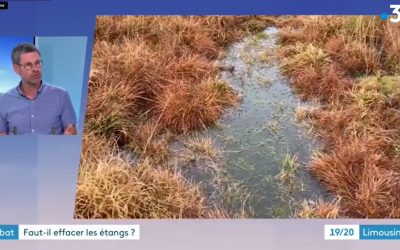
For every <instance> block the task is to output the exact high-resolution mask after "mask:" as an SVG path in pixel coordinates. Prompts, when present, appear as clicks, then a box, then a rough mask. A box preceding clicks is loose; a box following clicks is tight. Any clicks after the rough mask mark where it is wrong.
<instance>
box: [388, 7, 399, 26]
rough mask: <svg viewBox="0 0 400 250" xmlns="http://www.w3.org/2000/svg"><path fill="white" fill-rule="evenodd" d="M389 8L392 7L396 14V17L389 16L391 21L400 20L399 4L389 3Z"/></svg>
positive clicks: (396, 21)
mask: <svg viewBox="0 0 400 250" xmlns="http://www.w3.org/2000/svg"><path fill="white" fill-rule="evenodd" d="M390 8H391V9H393V12H392V13H393V14H394V15H396V18H390V21H391V22H392V23H398V22H400V5H390Z"/></svg>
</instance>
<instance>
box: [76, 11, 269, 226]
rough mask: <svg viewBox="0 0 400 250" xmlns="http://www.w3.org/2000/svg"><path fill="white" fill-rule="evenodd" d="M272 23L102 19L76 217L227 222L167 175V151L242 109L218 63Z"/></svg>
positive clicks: (236, 19) (253, 19)
mask: <svg viewBox="0 0 400 250" xmlns="http://www.w3.org/2000/svg"><path fill="white" fill-rule="evenodd" d="M271 22H272V19H271V18H269V17H262V16H100V17H97V19H96V28H95V42H94V46H93V54H92V66H91V75H90V81H89V86H88V96H87V110H86V117H85V125H84V132H83V145H82V153H81V164H80V169H79V177H78V187H77V198H76V206H75V217H76V218H89V219H90V218H92V219H93V218H119V219H128V218H226V217H227V214H226V212H225V211H223V210H220V209H217V208H215V209H214V208H207V207H206V205H205V202H204V198H203V195H202V194H201V193H200V191H199V188H198V187H197V186H195V185H193V184H191V183H189V182H187V181H186V180H184V178H183V177H182V176H181V175H180V174H179V173H178V172H174V171H172V170H171V168H168V166H166V165H165V161H166V159H167V157H168V150H167V144H168V142H169V140H170V138H172V137H173V135H176V134H181V133H185V132H188V131H191V130H196V129H200V128H202V127H204V126H208V125H211V124H213V123H215V121H216V119H217V118H218V117H219V116H220V115H221V113H222V112H223V110H224V108H225V107H226V106H231V105H235V104H236V102H237V96H236V93H235V92H234V91H233V90H232V89H231V88H230V87H229V85H228V84H227V83H224V82H221V81H220V80H219V79H217V73H218V69H217V68H216V67H215V66H214V64H213V60H215V59H216V58H217V57H218V56H219V55H220V53H221V52H222V50H223V46H225V45H227V44H228V43H230V42H232V41H234V40H236V39H240V38H241V37H243V36H245V35H246V34H249V33H250V32H257V31H260V30H261V29H263V28H264V27H265V26H266V25H267V24H268V23H271ZM121 149H124V150H130V151H131V152H134V153H136V154H137V155H139V154H140V155H141V157H140V159H132V157H127V156H124V155H121Z"/></svg>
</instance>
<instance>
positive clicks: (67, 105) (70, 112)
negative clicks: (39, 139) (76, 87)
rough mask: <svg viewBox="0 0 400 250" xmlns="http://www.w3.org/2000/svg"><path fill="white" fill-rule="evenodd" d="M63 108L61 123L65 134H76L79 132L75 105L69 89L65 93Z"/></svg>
mask: <svg viewBox="0 0 400 250" xmlns="http://www.w3.org/2000/svg"><path fill="white" fill-rule="evenodd" d="M62 104H63V110H62V114H61V123H62V126H63V128H64V134H65V135H76V134H77V133H78V131H77V129H76V123H77V121H76V114H75V110H74V106H73V105H72V102H71V98H70V96H69V94H68V92H67V91H65V92H64V94H63V100H62Z"/></svg>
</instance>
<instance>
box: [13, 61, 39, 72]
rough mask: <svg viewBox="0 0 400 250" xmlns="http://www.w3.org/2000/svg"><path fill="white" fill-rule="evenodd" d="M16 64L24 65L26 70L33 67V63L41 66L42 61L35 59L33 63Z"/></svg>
mask: <svg viewBox="0 0 400 250" xmlns="http://www.w3.org/2000/svg"><path fill="white" fill-rule="evenodd" d="M18 65H19V66H22V67H24V68H25V69H26V70H31V69H32V68H33V65H35V67H36V68H41V67H42V66H43V61H42V60H39V61H36V62H35V63H34V64H32V63H25V64H24V65H21V64H18Z"/></svg>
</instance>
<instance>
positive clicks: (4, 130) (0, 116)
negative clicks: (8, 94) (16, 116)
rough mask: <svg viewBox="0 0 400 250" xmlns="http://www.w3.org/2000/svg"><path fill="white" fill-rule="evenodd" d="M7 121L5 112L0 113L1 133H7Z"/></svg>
mask: <svg viewBox="0 0 400 250" xmlns="http://www.w3.org/2000/svg"><path fill="white" fill-rule="evenodd" d="M7 131H8V129H7V121H6V119H5V118H4V117H3V114H1V113H0V135H7Z"/></svg>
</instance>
